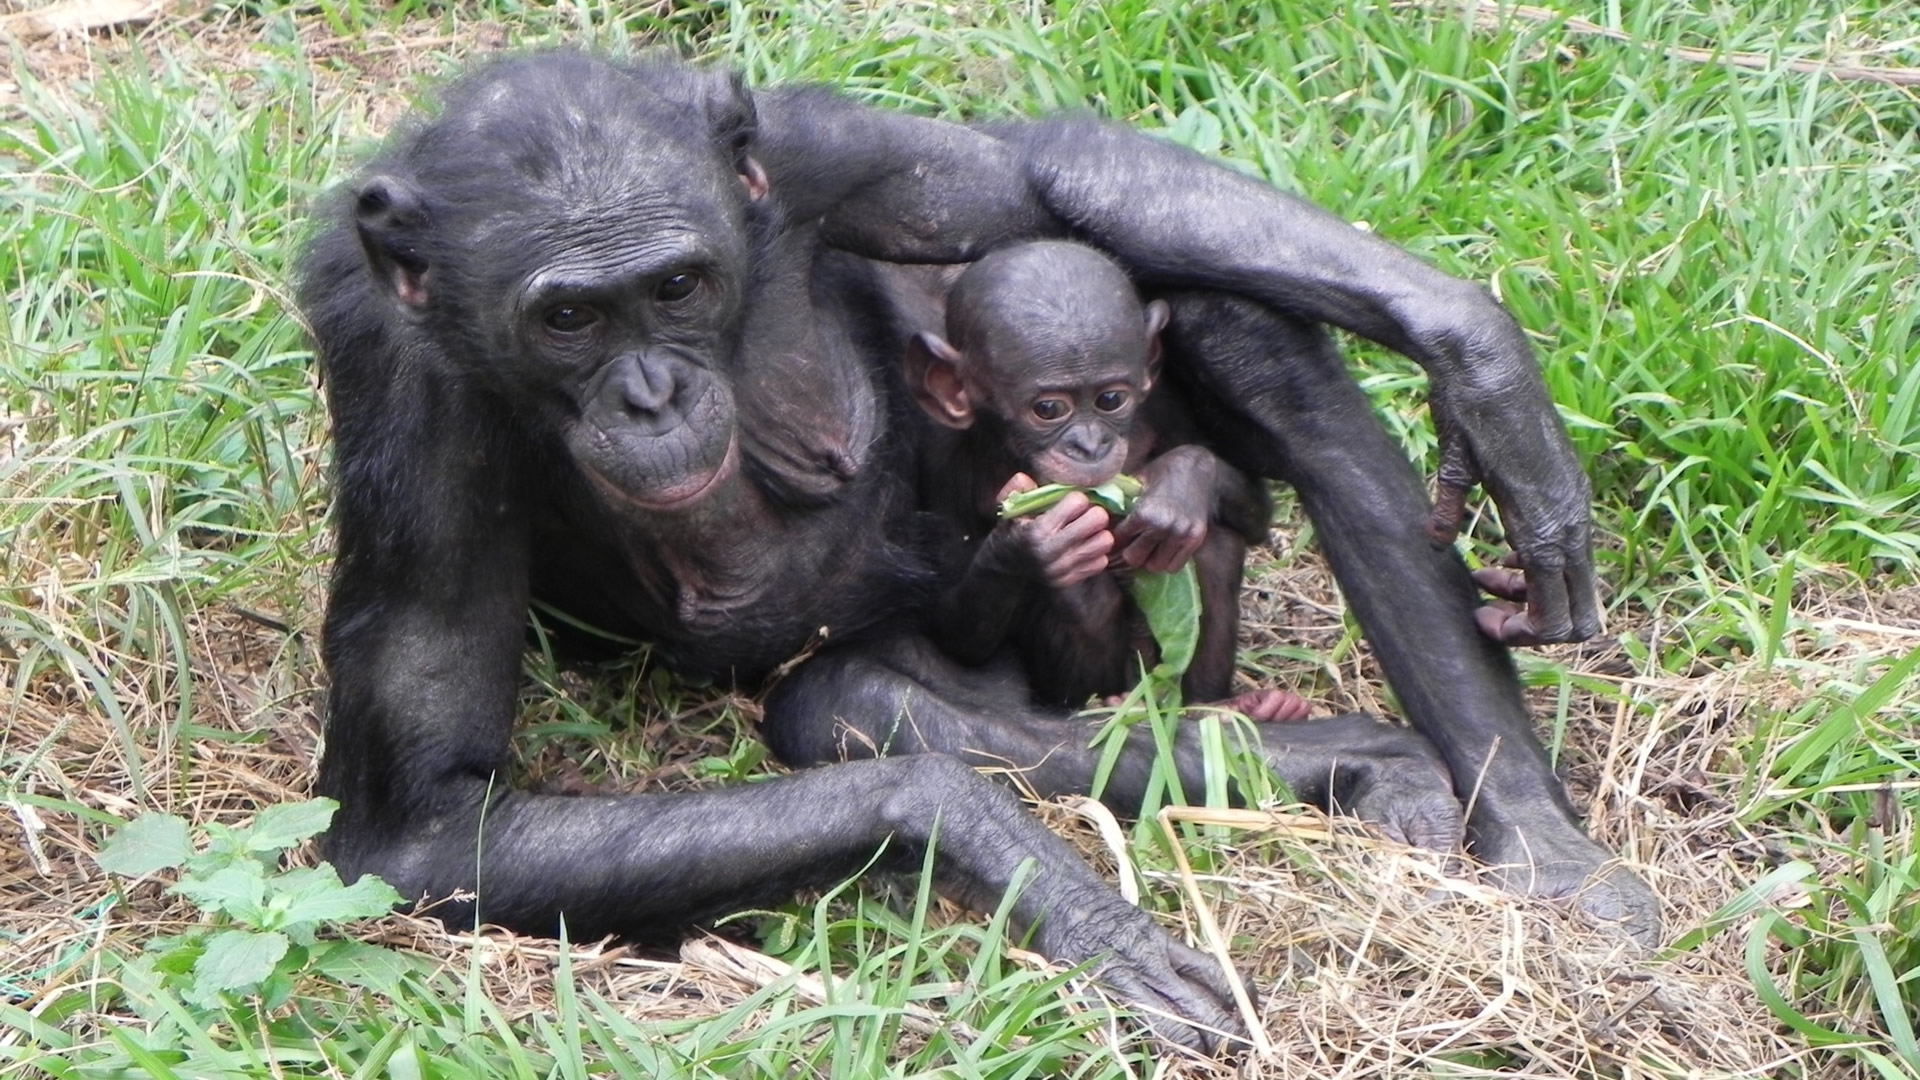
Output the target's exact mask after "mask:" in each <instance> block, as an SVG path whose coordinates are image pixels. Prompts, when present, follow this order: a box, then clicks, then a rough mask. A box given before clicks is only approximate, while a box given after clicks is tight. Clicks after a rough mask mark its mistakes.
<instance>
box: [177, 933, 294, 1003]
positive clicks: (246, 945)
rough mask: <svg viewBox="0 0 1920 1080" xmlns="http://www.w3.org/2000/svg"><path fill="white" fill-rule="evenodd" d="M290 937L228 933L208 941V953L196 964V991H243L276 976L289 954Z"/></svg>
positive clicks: (194, 968) (194, 969)
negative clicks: (284, 957)
mask: <svg viewBox="0 0 1920 1080" xmlns="http://www.w3.org/2000/svg"><path fill="white" fill-rule="evenodd" d="M289 944H290V943H289V942H288V941H287V935H285V934H277V933H273V932H271V931H269V932H267V933H264V934H257V933H254V932H253V931H251V930H226V931H222V932H221V933H218V934H215V935H213V937H211V938H209V939H208V940H207V951H206V952H204V953H201V954H200V962H199V963H197V964H195V965H193V977H194V982H195V984H196V985H195V989H197V990H199V991H201V992H202V993H203V994H204V993H205V992H207V991H210V990H244V989H246V988H248V987H250V986H253V985H254V984H255V983H258V982H260V981H261V980H263V979H265V978H266V977H267V976H269V975H271V974H273V966H274V965H275V964H277V963H279V962H280V958H281V957H283V956H285V955H287V946H288V945H289Z"/></svg>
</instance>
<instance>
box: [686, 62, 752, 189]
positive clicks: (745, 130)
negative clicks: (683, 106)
mask: <svg viewBox="0 0 1920 1080" xmlns="http://www.w3.org/2000/svg"><path fill="white" fill-rule="evenodd" d="M704 89H705V91H706V92H705V95H704V100H703V101H702V102H701V104H702V106H703V107H704V108H705V109H706V113H707V125H708V130H710V131H712V132H713V141H714V142H715V143H716V144H718V145H719V147H720V150H721V152H722V153H724V154H726V155H727V161H728V162H729V163H731V164H732V165H733V171H734V172H737V173H739V174H740V182H741V183H743V184H745V185H746V186H747V197H748V198H749V199H753V200H755V201H758V200H759V199H760V198H762V197H763V196H765V195H766V193H767V171H766V170H765V169H763V168H761V167H760V163H759V162H758V161H755V160H754V159H753V157H752V156H751V155H750V154H749V153H748V151H749V150H751V149H752V148H753V137H754V134H755V132H756V131H757V129H758V127H759V118H758V114H757V113H756V112H755V110H754V107H753V94H752V93H751V92H749V91H748V90H747V84H746V80H744V79H742V78H741V77H740V73H739V72H737V71H714V72H709V73H707V79H706V85H705V87H704Z"/></svg>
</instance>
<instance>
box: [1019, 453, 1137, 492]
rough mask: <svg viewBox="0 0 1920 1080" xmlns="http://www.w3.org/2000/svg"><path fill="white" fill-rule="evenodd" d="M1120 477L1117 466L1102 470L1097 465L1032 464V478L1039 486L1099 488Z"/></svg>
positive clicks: (1039, 462)
mask: <svg viewBox="0 0 1920 1080" xmlns="http://www.w3.org/2000/svg"><path fill="white" fill-rule="evenodd" d="M1118 475H1120V469H1119V467H1118V466H1115V467H1113V468H1103V467H1101V466H1098V465H1073V464H1069V463H1064V462H1060V461H1058V460H1053V461H1037V462H1035V463H1034V470H1033V478H1034V480H1035V481H1036V482H1038V483H1041V484H1066V485H1067V486H1068V487H1099V486H1100V485H1101V484H1104V483H1106V482H1107V481H1109V480H1111V479H1113V478H1114V477H1116V476H1118Z"/></svg>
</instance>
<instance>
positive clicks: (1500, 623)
mask: <svg viewBox="0 0 1920 1080" xmlns="http://www.w3.org/2000/svg"><path fill="white" fill-rule="evenodd" d="M1473 622H1474V625H1476V626H1478V627H1479V628H1480V632H1481V633H1482V634H1485V635H1487V636H1488V637H1490V638H1492V639H1493V640H1495V641H1497V642H1499V643H1500V644H1502V645H1507V646H1520V645H1539V644H1541V641H1540V637H1539V635H1538V634H1535V633H1534V631H1533V619H1532V618H1531V617H1530V616H1529V615H1528V614H1527V610H1526V609H1525V608H1523V607H1521V606H1520V605H1519V604H1514V603H1509V602H1507V601H1505V600H1496V601H1494V602H1493V603H1491V604H1482V605H1480V606H1479V607H1477V608H1475V609H1474V611H1473Z"/></svg>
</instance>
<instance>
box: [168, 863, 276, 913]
mask: <svg viewBox="0 0 1920 1080" xmlns="http://www.w3.org/2000/svg"><path fill="white" fill-rule="evenodd" d="M167 891H168V892H171V893H174V894H176V895H179V896H184V897H186V898H187V899H188V900H191V901H193V903H194V905H195V906H196V907H198V908H199V909H200V910H201V911H204V912H207V913H208V914H216V913H217V914H221V915H226V916H228V917H230V918H232V919H234V920H236V921H238V922H243V923H246V924H248V925H250V926H259V925H260V924H261V923H262V922H263V921H265V917H266V907H265V904H266V896H267V882H266V873H265V871H264V870H262V869H261V868H260V865H259V864H258V863H251V862H244V863H235V864H233V865H232V866H228V867H224V868H222V869H220V870H216V871H214V872H213V873H211V874H208V875H207V876H206V877H186V878H182V879H180V881H179V883H178V884H176V885H174V887H173V888H171V889H168V890H167Z"/></svg>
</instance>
